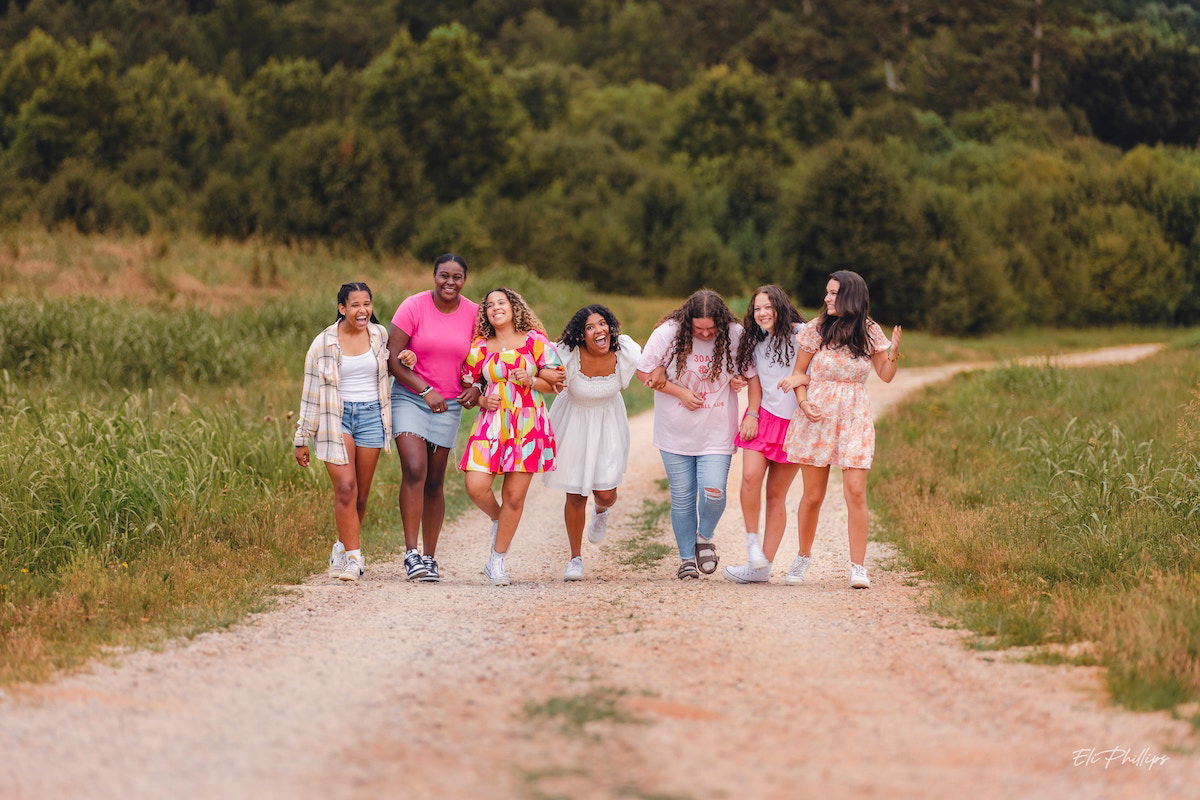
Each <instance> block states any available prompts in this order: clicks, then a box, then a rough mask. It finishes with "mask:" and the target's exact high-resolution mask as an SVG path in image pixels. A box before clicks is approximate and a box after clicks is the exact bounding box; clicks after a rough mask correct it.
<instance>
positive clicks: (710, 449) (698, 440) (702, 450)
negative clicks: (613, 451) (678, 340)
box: [638, 320, 742, 456]
mask: <svg viewBox="0 0 1200 800" xmlns="http://www.w3.org/2000/svg"><path fill="white" fill-rule="evenodd" d="M678 330H679V324H678V323H677V322H675V321H674V320H667V321H666V322H664V323H663V324H662V325H659V326H658V327H657V328H655V329H654V332H653V333H651V334H650V338H649V339H647V340H646V347H645V348H644V349H643V350H642V357H641V359H640V360H639V361H638V369H640V370H641V371H642V372H653V371H654V369H655V368H656V367H660V366H665V367H666V369H667V379H668V380H670V381H674V382H675V383H678V384H680V385H681V386H684V387H686V388H688V389H691V390H692V392H694V393H695V394H696V395H697V396H698V397H700V399H701V400H702V401H703V402H704V405H703V406H702V407H700V408H698V409H696V410H695V411H689V410H688V409H687V407H686V406H684V404H683V403H682V402H680V401H679V399H678V398H676V397H673V396H672V395H669V394H667V393H665V392H655V393H654V446H655V447H657V448H658V449H659V450H665V451H666V452H668V453H675V454H676V455H681V456H706V455H732V454H733V450H734V447H733V435H734V434H735V433H737V426H738V402H737V392H735V391H734V390H733V389H732V388H731V387H730V385H729V381H730V379H731V378H732V377H733V376H732V375H731V374H730V371H729V365H728V364H722V365H721V374H720V375H719V376H718V377H717V380H715V381H714V380H711V379H710V378H709V367H710V366H711V365H712V358H713V351H714V350H715V349H716V340H715V339H712V340H708V341H705V340H703V339H692V352H691V353H689V354H688V356H687V358H686V359H685V360H684V369H683V374H682V375H679V374H676V372H675V359H674V358H671V359H668V356H669V354H670V349H671V343H672V342H673V341H674V340H675V333H676V331H678ZM741 340H742V326H741V325H739V324H737V323H733V324H731V325H730V326H729V349H730V351H731V352H732V353H734V354H736V353H737V348H738V343H739V342H741ZM668 361H669V363H668Z"/></svg>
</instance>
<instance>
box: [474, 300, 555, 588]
mask: <svg viewBox="0 0 1200 800" xmlns="http://www.w3.org/2000/svg"><path fill="white" fill-rule="evenodd" d="M561 365H562V362H561V361H560V360H559V357H558V353H557V352H556V351H555V349H554V346H553V345H552V344H551V343H550V340H549V339H548V338H547V337H546V334H545V327H544V326H543V325H542V323H541V321H540V320H538V318H537V316H536V315H535V314H534V313H533V311H532V310H530V308H529V306H528V305H527V304H526V303H525V300H524V298H522V297H521V295H519V294H517V293H516V292H515V291H513V290H512V289H507V288H500V289H496V290H494V291H491V292H488V294H487V296H486V297H485V298H484V300H483V302H482V303H481V304H480V306H479V315H478V317H476V322H475V341H474V342H472V343H471V350H470V352H469V353H468V354H467V360H466V364H465V374H464V377H463V382H464V383H466V384H470V383H476V382H480V381H486V382H487V386H488V388H487V391H486V397H487V398H488V399H487V401H486V402H485V401H483V400H481V401H480V407H481V409H482V410H481V411H480V414H479V416H478V418H477V419H476V420H475V426H474V428H473V429H472V430H471V437H470V439H469V440H468V441H467V447H466V452H464V453H463V457H462V461H461V462H460V463H459V465H458V466H459V469H461V470H463V471H464V472H466V488H467V495H468V496H469V497H470V498H471V501H472V502H474V503H475V505H476V506H478V508H479V510H480V511H482V512H483V513H484V514H487V516H488V518H489V519H490V520H492V534H493V536H494V539H493V544H492V550H491V553H490V555H489V557H488V561H487V564H486V565H485V566H484V570H483V571H484V574H485V575H486V576H487V578H488V580H490V581H491V582H492V584H493V585H495V586H507V585H508V582H509V581H508V572H507V570H506V569H505V565H504V556H505V555H506V554H507V553H508V546H509V545H510V544H511V543H512V539H513V535H514V534H515V533H516V530H517V524H518V523H519V522H520V521H521V512H522V511H523V510H524V506H525V495H526V493H527V492H528V491H529V484H530V482H531V481H532V480H533V476H534V474H536V473H539V472H549V471H550V470H552V469H554V450H555V445H554V431H553V430H552V429H551V427H550V420H549V417H548V415H547V414H546V404H545V402H544V401H543V400H542V395H541V393H540V392H538V391H536V390H534V388H533V381H534V379H535V378H537V377H541V378H543V379H544V380H546V381H549V382H551V383H553V384H558V383H561V381H562V370H561ZM498 474H503V475H504V483H503V486H502V488H501V490H500V494H501V500H500V502H497V500H496V495H495V493H494V492H493V491H492V483H493V481H494V479H495V477H496V475H498Z"/></svg>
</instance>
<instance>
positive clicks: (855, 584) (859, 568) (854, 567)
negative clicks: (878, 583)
mask: <svg viewBox="0 0 1200 800" xmlns="http://www.w3.org/2000/svg"><path fill="white" fill-rule="evenodd" d="M870 587H871V580H870V579H869V578H868V577H867V568H866V567H865V566H863V565H862V564H854V563H851V564H850V588H851V589H869V588H870Z"/></svg>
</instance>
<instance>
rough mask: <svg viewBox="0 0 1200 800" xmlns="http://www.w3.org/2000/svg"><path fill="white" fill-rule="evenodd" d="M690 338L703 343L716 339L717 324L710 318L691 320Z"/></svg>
mask: <svg viewBox="0 0 1200 800" xmlns="http://www.w3.org/2000/svg"><path fill="white" fill-rule="evenodd" d="M692 338H693V339H699V340H701V341H704V342H711V341H712V340H713V339H716V338H717V324H716V323H715V322H713V320H712V317H696V318H695V319H693V320H692Z"/></svg>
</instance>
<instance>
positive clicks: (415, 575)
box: [408, 569, 429, 581]
mask: <svg viewBox="0 0 1200 800" xmlns="http://www.w3.org/2000/svg"><path fill="white" fill-rule="evenodd" d="M428 574H429V570H427V569H423V570H421V571H420V572H410V573H408V579H409V580H410V581H419V580H422V579H424V577H425V576H426V575H428Z"/></svg>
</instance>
